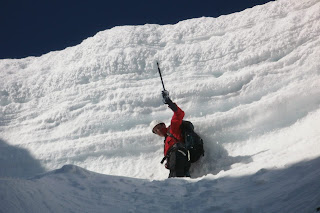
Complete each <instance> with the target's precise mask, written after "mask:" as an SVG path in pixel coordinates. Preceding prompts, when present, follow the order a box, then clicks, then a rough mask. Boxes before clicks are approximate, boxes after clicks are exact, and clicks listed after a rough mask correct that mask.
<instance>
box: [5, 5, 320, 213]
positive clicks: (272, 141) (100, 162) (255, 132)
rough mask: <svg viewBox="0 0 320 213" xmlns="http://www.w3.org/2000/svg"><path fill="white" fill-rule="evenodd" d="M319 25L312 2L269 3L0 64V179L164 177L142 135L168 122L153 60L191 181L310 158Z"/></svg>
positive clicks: (159, 146)
mask: <svg viewBox="0 0 320 213" xmlns="http://www.w3.org/2000/svg"><path fill="white" fill-rule="evenodd" d="M319 20H320V2H319V0H302V1H289V0H279V1H276V2H271V3H268V4H265V5H262V6H256V7H254V8H252V9H248V10H245V11H243V12H240V13H235V14H231V15H228V16H221V17H219V18H206V17H203V18H197V19H191V20H186V21H182V22H179V23H177V24H175V25H164V26H160V25H144V26H122V27H115V28H112V29H109V30H106V31H103V32H99V33H98V34H96V35H95V36H94V37H92V38H88V39H86V40H84V41H83V42H82V43H81V44H79V45H77V46H74V47H69V48H67V49H65V50H62V51H56V52H50V53H48V54H45V55H43V56H41V57H28V58H24V59H6V60H0V133H1V136H0V137H1V138H0V139H1V140H0V142H1V146H0V152H1V157H0V165H1V167H2V168H1V172H0V175H1V176H7V177H31V176H33V175H36V174H38V173H43V172H46V171H50V170H54V169H57V168H61V167H62V166H63V165H66V164H72V165H77V166H79V167H82V168H85V169H88V170H90V171H93V172H97V173H102V174H107V175H116V176H124V177H125V178H124V179H126V180H130V178H141V179H143V180H136V179H135V180H136V181H137V182H138V183H139V184H140V183H141V184H149V183H148V181H149V180H158V181H160V180H163V179H165V178H166V177H167V175H168V171H167V170H166V169H165V168H164V166H163V165H161V164H160V161H161V159H162V157H163V142H162V139H161V138H160V137H157V136H155V135H153V134H152V133H151V130H150V129H149V123H150V122H151V121H152V120H154V119H157V120H163V121H165V122H166V123H167V124H169V122H170V118H171V116H172V112H171V110H170V109H168V108H167V107H166V106H165V105H164V104H163V103H162V100H161V90H162V85H161V81H160V79H159V75H158V72H157V67H156V61H159V63H160V67H161V69H162V72H163V73H162V75H163V79H164V83H165V86H166V89H167V90H168V91H169V92H170V96H171V98H172V99H173V101H175V102H176V103H177V104H178V105H179V106H180V107H181V108H182V109H183V110H184V111H185V113H186V116H185V119H186V120H190V121H192V122H193V123H194V125H195V129H196V131H197V132H198V133H199V134H200V135H201V136H202V138H203V139H204V141H205V156H204V157H203V158H202V159H201V160H200V162H197V163H196V164H194V165H192V168H191V175H192V177H193V178H197V177H203V176H206V175H207V176H208V177H210V178H211V177H212V178H213V179H216V181H217V180H219V178H226V177H232V178H230V182H232V180H235V181H237V180H240V179H241V178H240V177H238V176H243V175H245V176H248V175H254V174H256V173H257V172H258V171H261V169H262V171H264V169H267V170H272V171H273V170H275V171H278V170H279V171H281V170H282V169H283V170H286V169H288V167H289V165H293V164H299V163H300V162H302V161H306V160H312V159H317V158H319V156H320V149H319V140H320V131H319V126H320V77H319V76H320V61H319V56H320V21H319ZM13 159H14V160H13ZM310 162H311V164H312V165H314V162H318V161H317V160H315V161H310ZM13 166H16V168H17V169H12V167H13ZM312 168H314V167H312ZM318 168H319V167H318ZM27 171H28V172H27ZM291 172H292V170H290V173H288V175H289V176H290V175H291ZM316 172H318V170H317V171H316ZM275 173H276V172H275ZM281 174H283V176H285V174H287V173H286V172H284V173H281ZM317 174H318V173H317ZM102 177H103V176H102ZM129 177H130V178H129ZM281 177H282V176H281ZM314 177H316V175H313V176H311V177H310V178H314ZM128 178H129V179H128ZM210 178H209V179H208V180H206V181H207V182H208V185H210V184H212V185H213V187H214V186H215V184H216V183H215V181H213V182H210ZM233 178H234V179H233ZM237 178H240V179H237ZM112 179H113V178H112ZM114 179H117V181H118V182H120V179H121V178H120V179H118V178H117V177H115V178H114ZM145 179H147V180H148V181H147V180H145ZM224 180H225V179H224ZM241 180H244V179H241ZM276 180H278V179H276ZM17 181H18V180H17ZM37 181H38V180H37ZM199 181H200V179H199ZM18 182H19V181H18ZM185 182H190V184H189V185H188V186H190V187H192V188H193V189H194V190H195V189H196V187H194V186H193V184H197V183H195V182H193V180H184V181H182V182H181V183H180V182H179V181H178V182H177V183H179V184H182V183H185ZM230 182H229V181H228V184H229V183H230ZM249 182H250V181H249ZM258 182H259V181H258ZM167 183H171V182H170V181H169V182H168V181H164V183H162V182H161V181H160V182H157V181H155V182H152V184H151V185H157V184H159V185H161V186H164V185H166V184H167ZM209 183H210V184H209ZM311 183H312V181H310V184H311ZM31 184H37V183H33V182H32V183H31ZM228 184H225V185H224V187H227V185H228ZM271 185H272V184H271ZM271 185H268V187H272V186H271ZM247 186H248V187H252V186H251V185H250V184H249V183H248V185H247ZM201 187H202V186H201ZM206 187H209V186H207V185H206ZM236 188H237V187H236V186H235V188H232V190H235V191H236ZM259 189H261V188H259ZM272 189H273V190H275V191H276V192H277V190H284V189H275V188H272ZM272 189H270V190H271V191H272ZM118 190H120V191H121V190H122V189H121V188H119V189H118ZM168 190H169V189H168ZM173 190H175V188H174V189H173ZM177 190H178V191H179V190H180V189H177ZM290 190H291V189H290ZM151 191H152V190H151ZM251 191H253V190H251ZM258 191H259V190H258ZM271 191H270V193H271ZM211 192H212V194H211V196H215V193H214V191H211ZM260 192H261V191H260ZM178 193H180V192H178ZM197 193H200V192H199V191H198V192H196V194H197ZM239 193H245V191H244V188H243V189H242V190H240V192H239ZM250 193H251V192H250ZM257 193H259V192H257ZM159 194H161V193H160V192H159ZM198 195H199V194H198ZM238 195H239V194H238ZM238 195H237V196H238ZM253 196H254V194H253ZM288 196H289V195H288ZM297 196H298V197H296V200H298V198H299V197H303V196H304V195H303V194H300V195H297ZM313 196H314V197H313V201H314V199H318V200H319V194H316V195H315V194H313ZM110 199H111V198H110ZM216 199H217V200H218V201H219V198H216ZM235 199H237V198H235ZM217 200H215V201H217ZM220 201H221V200H220ZM267 201H268V200H267ZM269 201H270V202H271V200H269ZM291 201H292V200H291ZM313 201H312V202H313ZM108 202H109V201H108ZM110 202H111V201H110ZM257 202H258V201H257ZM259 202H260V201H259ZM261 202H263V201H261ZM292 202H293V201H292ZM111 203H112V202H111ZM309 204H310V203H309ZM155 205H156V204H155ZM159 205H160V204H159ZM225 205H226V204H225ZM228 205H229V204H228ZM114 206H115V207H119V206H120V205H117V204H114ZM209 206H210V205H208V206H206V207H208V208H209ZM221 206H223V205H222V204H221ZM221 206H220V207H221ZM230 208H231V209H234V210H235V209H236V208H233V207H230ZM212 209H213V210H214V207H212ZM276 209H278V210H279V209H281V208H280V207H279V208H276ZM213 210H212V211H211V212H214V211H213ZM119 211H120V210H119ZM199 211H200V210H199ZM201 211H202V210H201ZM201 211H200V212H201ZM203 211H204V209H203ZM208 211H209V210H208ZM235 211H236V210H235ZM216 212H221V211H219V208H217V210H216ZM222 212H223V211H222ZM247 212H250V211H249V210H248V211H247ZM271 212H272V211H271ZM273 212H277V211H273Z"/></svg>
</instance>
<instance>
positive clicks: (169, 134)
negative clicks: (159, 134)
mask: <svg viewBox="0 0 320 213" xmlns="http://www.w3.org/2000/svg"><path fill="white" fill-rule="evenodd" d="M167 135H168V136H169V137H171V138H173V139H175V140H176V141H177V142H181V141H179V140H178V139H177V138H176V137H174V136H173V134H171V133H167Z"/></svg>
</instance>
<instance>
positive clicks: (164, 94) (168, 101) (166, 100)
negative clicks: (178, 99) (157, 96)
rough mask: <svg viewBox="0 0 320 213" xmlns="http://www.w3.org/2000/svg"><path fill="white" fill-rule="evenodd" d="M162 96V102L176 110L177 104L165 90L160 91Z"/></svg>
mask: <svg viewBox="0 0 320 213" xmlns="http://www.w3.org/2000/svg"><path fill="white" fill-rule="evenodd" d="M162 98H163V99H162V101H163V103H164V104H168V106H169V108H170V109H172V111H174V112H175V111H177V109H178V108H177V105H176V104H175V103H173V102H172V101H171V99H170V97H169V92H168V91H167V90H164V91H162Z"/></svg>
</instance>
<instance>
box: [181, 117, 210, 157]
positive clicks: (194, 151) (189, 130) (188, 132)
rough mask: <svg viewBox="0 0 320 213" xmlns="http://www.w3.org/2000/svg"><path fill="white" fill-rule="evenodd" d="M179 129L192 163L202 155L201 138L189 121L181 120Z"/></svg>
mask: <svg viewBox="0 0 320 213" xmlns="http://www.w3.org/2000/svg"><path fill="white" fill-rule="evenodd" d="M180 129H181V134H182V137H183V139H184V144H185V146H186V148H187V150H189V153H190V162H191V163H194V162H196V161H197V160H199V158H200V157H201V156H204V149H203V140H202V138H201V137H200V136H199V135H198V134H197V133H195V131H194V126H193V124H192V123H191V122H190V121H185V120H183V121H182V124H181V125H180Z"/></svg>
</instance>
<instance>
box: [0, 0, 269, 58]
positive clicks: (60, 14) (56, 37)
mask: <svg viewBox="0 0 320 213" xmlns="http://www.w3.org/2000/svg"><path fill="white" fill-rule="evenodd" d="M269 1H270V0H241V1H239V0H184V1H182V0H170V1H169V0H162V1H152V0H149V1H148V0H136V1H128V0H114V1H107V0H101V1H100V0H90V1H89V0H87V1H83V0H64V1H61V0H42V1H40V0H29V1H22V0H20V1H19V0H1V2H0V29H1V33H0V59H4V58H24V57H27V56H40V55H42V54H44V53H47V52H50V51H54V50H61V49H64V48H66V47H69V46H74V45H77V44H79V43H81V41H82V40H84V39H86V38H88V37H90V36H93V35H95V34H96V33H97V32H99V31H102V30H106V29H110V28H112V27H114V26H122V25H142V24H146V23H148V24H175V23H177V22H179V21H182V20H186V19H191V18H198V17H202V16H206V17H218V16H220V15H226V14H230V13H234V12H239V11H242V10H244V9H246V8H250V7H253V6H255V5H258V4H264V3H267V2H269Z"/></svg>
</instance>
